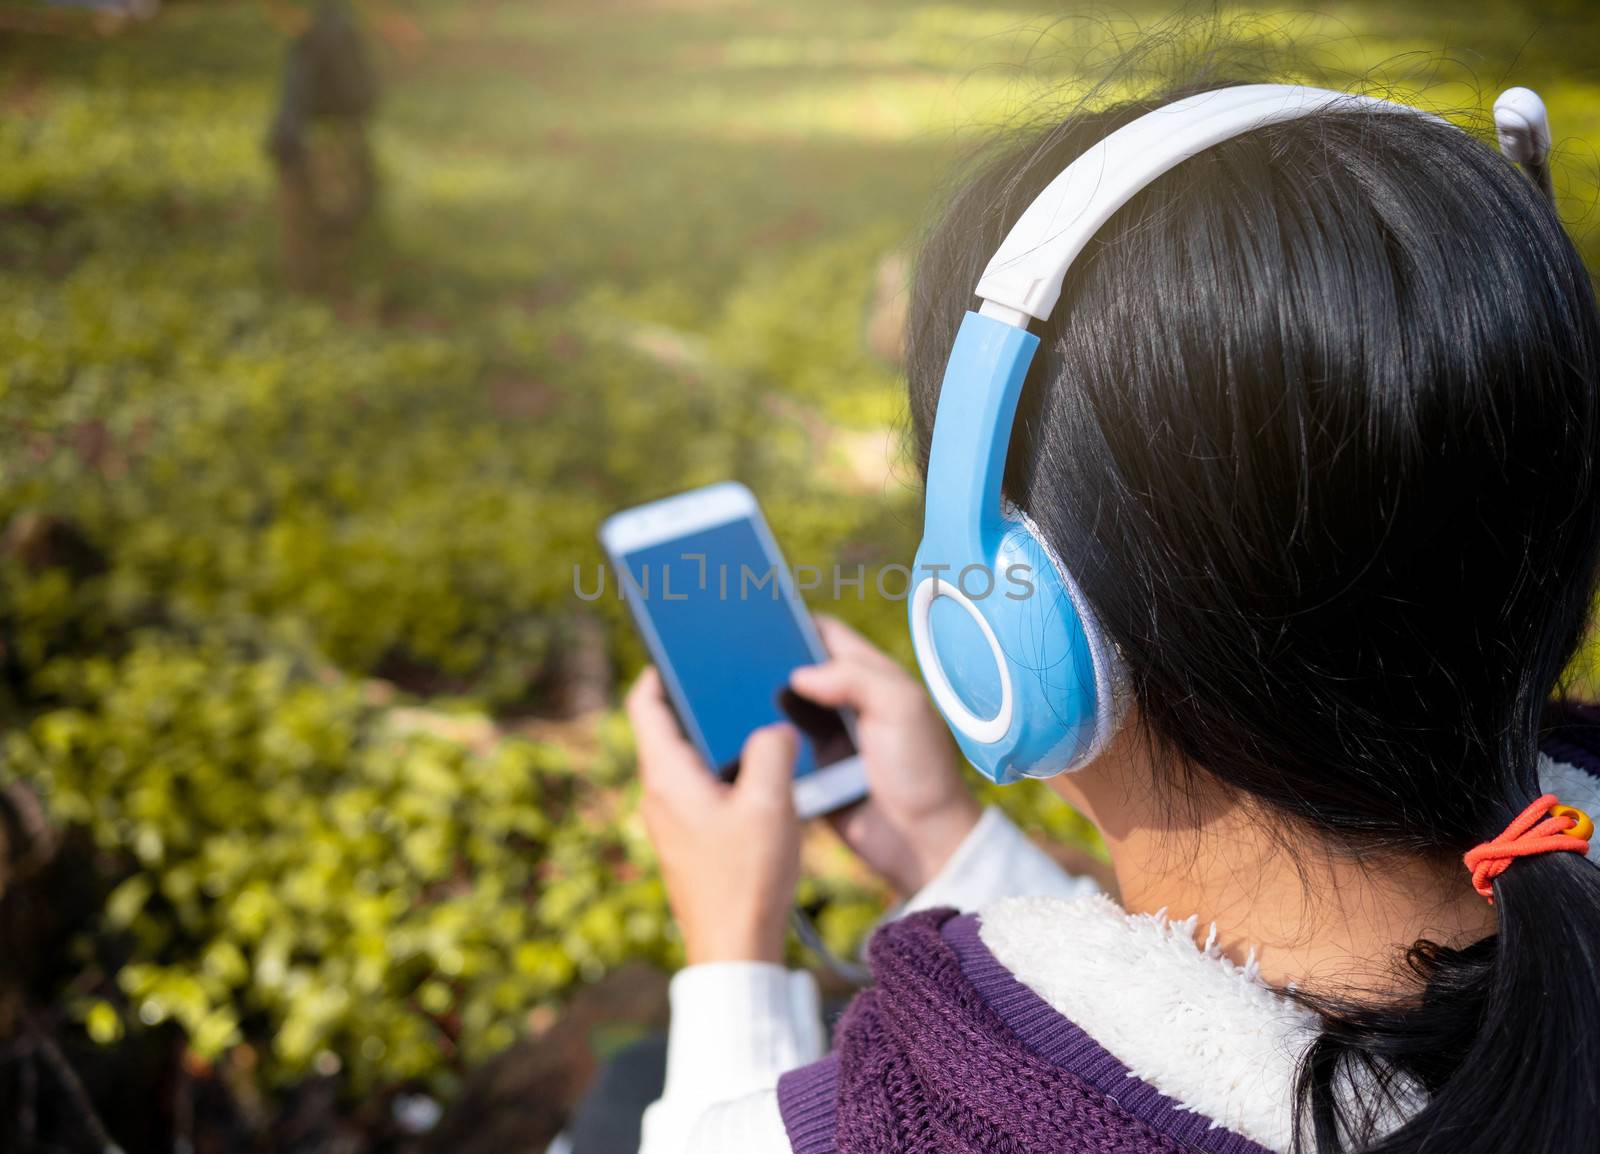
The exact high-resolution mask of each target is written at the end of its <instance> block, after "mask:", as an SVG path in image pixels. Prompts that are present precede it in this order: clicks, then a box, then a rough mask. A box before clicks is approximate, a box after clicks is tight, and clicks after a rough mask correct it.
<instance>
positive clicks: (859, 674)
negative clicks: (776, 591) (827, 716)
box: [789, 617, 982, 896]
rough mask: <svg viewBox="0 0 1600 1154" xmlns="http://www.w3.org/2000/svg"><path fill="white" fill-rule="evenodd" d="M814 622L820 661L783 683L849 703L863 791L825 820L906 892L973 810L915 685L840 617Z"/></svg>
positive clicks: (943, 734)
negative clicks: (822, 648)
mask: <svg viewBox="0 0 1600 1154" xmlns="http://www.w3.org/2000/svg"><path fill="white" fill-rule="evenodd" d="M817 628H818V629H819V630H820V631H821V633H822V640H823V643H824V644H826V645H827V647H828V653H829V654H830V657H829V660H827V661H825V662H823V663H822V664H821V665H808V666H803V667H801V668H799V669H796V670H795V671H794V673H793V674H792V675H791V677H790V679H789V686H790V688H792V689H793V690H794V691H795V692H796V693H798V694H800V696H802V697H805V698H807V699H809V700H811V701H815V702H817V703H818V704H819V705H828V706H832V707H834V708H844V709H850V710H854V711H855V714H856V735H857V737H858V738H859V740H860V745H861V757H862V760H863V761H864V762H865V763H866V772H867V788H868V789H869V791H870V792H869V794H868V796H867V799H866V800H865V801H863V802H861V803H860V804H859V805H856V806H854V807H853V808H850V809H847V810H844V811H842V812H841V813H839V814H837V815H835V817H834V819H833V821H834V828H835V829H837V830H838V831H839V835H840V836H841V837H842V838H844V840H845V842H846V844H848V845H849V846H850V848H851V849H853V850H855V851H856V853H857V854H859V855H860V856H861V858H862V859H863V860H864V861H866V863H867V864H868V865H870V866H872V868H873V869H875V870H877V871H878V873H880V874H882V875H883V877H884V878H885V879H887V880H888V882H889V884H890V885H892V886H894V888H895V889H896V890H898V891H899V892H900V893H901V894H902V895H905V896H909V895H911V894H913V893H915V892H916V891H917V890H919V889H921V888H922V887H923V886H924V885H925V884H927V882H928V881H930V880H931V879H932V878H933V876H934V874H936V873H938V872H939V869H940V868H941V867H942V866H943V865H944V863H945V862H946V861H948V860H949V859H950V855H951V854H953V853H955V851H956V847H957V846H959V845H960V844H961V842H962V839H963V838H965V837H966V836H967V834H968V833H970V832H971V831H972V827H973V826H974V825H976V824H977V823H978V818H979V817H980V816H981V814H982V811H981V809H980V807H979V805H978V803H977V801H976V800H975V799H974V798H973V796H972V794H971V793H970V792H969V791H968V789H967V785H966V782H965V781H963V780H962V775H961V771H960V769H959V768H958V767H957V764H956V757H955V749H954V746H953V744H952V742H951V740H950V733H949V730H947V729H946V728H945V724H944V721H943V719H942V718H940V717H939V715H938V714H937V713H936V712H935V711H934V708H933V705H932V704H931V703H930V702H929V701H928V696H927V694H926V693H925V692H924V691H923V688H922V683H921V682H920V681H918V680H916V679H915V678H913V677H912V676H911V675H910V674H909V673H907V672H906V671H905V670H904V669H902V668H900V666H898V665H896V664H895V663H894V661H893V659H892V658H890V657H889V656H888V654H886V653H883V652H881V651H880V650H878V649H877V648H875V647H874V646H873V644H872V643H871V642H870V641H868V640H867V639H866V638H864V637H862V636H861V635H860V634H859V633H857V632H855V631H854V630H853V629H851V628H849V627H848V626H847V625H844V624H843V623H842V622H839V621H835V620H834V619H833V618H831V617H819V618H818V619H817Z"/></svg>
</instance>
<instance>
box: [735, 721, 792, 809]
mask: <svg viewBox="0 0 1600 1154" xmlns="http://www.w3.org/2000/svg"><path fill="white" fill-rule="evenodd" d="M799 751H800V734H799V733H798V732H797V731H796V730H795V727H794V726H792V725H789V724H788V723H787V722H781V721H780V722H778V723H777V724H776V725H765V726H762V727H761V728H760V729H758V730H756V731H755V732H754V733H752V734H751V735H750V736H749V737H748V738H746V739H745V743H744V750H743V751H742V752H741V753H740V754H739V777H738V779H737V780H736V781H735V782H734V785H733V788H734V792H735V793H737V794H739V795H740V796H742V797H748V798H761V799H764V800H767V801H774V802H781V803H782V804H783V805H785V806H792V805H793V804H794V801H793V792H792V791H793V788H794V761H795V756H796V755H797V754H798V753H799Z"/></svg>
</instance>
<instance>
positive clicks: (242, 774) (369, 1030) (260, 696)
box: [6, 636, 674, 1090]
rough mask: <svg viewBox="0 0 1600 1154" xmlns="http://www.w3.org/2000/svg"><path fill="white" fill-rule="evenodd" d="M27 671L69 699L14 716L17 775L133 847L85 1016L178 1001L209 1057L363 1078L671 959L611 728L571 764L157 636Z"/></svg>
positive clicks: (475, 730)
mask: <svg viewBox="0 0 1600 1154" xmlns="http://www.w3.org/2000/svg"><path fill="white" fill-rule="evenodd" d="M40 678H41V681H42V682H43V683H44V686H45V687H46V688H48V689H49V690H51V691H52V692H53V693H54V694H55V695H56V696H57V697H58V699H59V701H60V704H59V705H58V706H57V707H56V708H53V709H51V710H49V711H48V712H45V713H43V714H41V715H40V716H39V717H37V718H36V719H35V720H34V721H33V722H32V724H31V725H29V726H28V727H27V728H26V729H24V730H18V731H14V732H13V733H11V734H10V735H9V737H8V738H7V741H6V766H7V768H6V773H7V774H20V775H23V776H25V777H26V778H27V779H28V780H29V781H31V782H32V783H34V784H35V786H36V787H37V788H40V789H41V790H42V791H43V793H44V795H45V797H46V800H47V802H48V804H49V806H50V809H51V811H52V812H53V813H54V814H55V815H56V816H57V817H58V818H59V819H61V820H63V821H67V822H71V823H73V824H76V825H81V826H83V827H85V828H87V829H88V830H89V831H90V832H91V833H92V835H93V838H94V841H95V844H96V845H97V846H99V847H100V848H101V849H102V850H103V851H106V852H107V853H108V854H110V855H112V856H111V860H113V861H117V862H123V863H126V867H127V868H126V869H125V871H124V872H125V878H124V880H122V881H121V883H120V884H119V885H117V886H116V888H115V889H114V890H113V891H112V893H111V895H110V897H109V899H108V901H107V902H106V905H105V911H104V915H103V916H104V927H103V929H104V930H105V931H106V932H107V935H108V937H109V938H110V939H111V940H113V941H122V942H123V943H124V947H123V948H125V949H126V950H127V951H128V957H127V963H126V964H125V965H124V966H122V968H121V970H120V972H118V973H117V974H116V975H115V981H116V986H117V989H118V991H119V993H118V994H115V995H107V996H102V997H100V998H97V999H93V1000H88V1001H83V1002H80V1004H79V1005H78V1007H77V1008H78V1010H79V1012H80V1014H82V1015H83V1016H84V1017H85V1019H86V1021H87V1024H88V1026H89V1028H90V1029H91V1031H93V1032H94V1034H95V1035H96V1036H99V1037H101V1038H106V1039H109V1038H112V1037H115V1036H116V1035H117V1034H119V1033H120V1032H121V1030H122V1028H123V1026H124V1024H125V1023H126V1024H134V1023H140V1024H143V1025H152V1024H155V1023H158V1022H161V1021H164V1020H167V1019H172V1020H175V1021H176V1022H178V1023H179V1024H180V1025H181V1026H182V1027H183V1029H184V1031H185V1033H186V1035H187V1036H188V1039H189V1043H190V1045H191V1047H192V1048H193V1049H195V1050H196V1051H197V1052H198V1053H199V1054H200V1055H201V1056H203V1057H206V1058H214V1057H215V1056H217V1055H218V1054H220V1053H221V1052H222V1051H224V1050H225V1049H227V1048H228V1047H230V1046H232V1045H235V1044H237V1043H239V1042H241V1041H245V1040H251V1041H253V1042H255V1043H256V1044H257V1045H259V1046H261V1047H262V1048H263V1049H264V1051H265V1054H266V1056H267V1059H268V1063H267V1065H268V1072H269V1074H270V1075H272V1076H274V1077H285V1076H295V1075H299V1074H301V1073H303V1072H305V1071H306V1070H308V1069H310V1068H311V1066H312V1065H313V1063H314V1062H315V1063H317V1064H319V1065H320V1066H323V1067H325V1066H326V1064H327V1062H328V1061H329V1059H328V1057H326V1055H333V1056H336V1057H337V1059H338V1060H339V1061H341V1062H342V1063H343V1064H344V1066H345V1068H346V1070H347V1073H348V1075H349V1077H350V1085H351V1086H352V1087H353V1088H355V1089H358V1090H359V1089H363V1088H369V1087H371V1086H373V1085H374V1084H382V1083H388V1082H393V1081H395V1080H399V1079H407V1078H422V1077H428V1076H441V1075H443V1074H445V1073H446V1072H448V1071H449V1070H450V1069H452V1068H455V1067H456V1066H457V1065H458V1064H459V1062H460V1061H472V1060H475V1059H481V1058H482V1057H485V1056H487V1055H488V1054H491V1053H493V1052H495V1051H497V1050H499V1049H501V1048H503V1047H504V1046H506V1045H507V1044H509V1043H510V1042H511V1041H512V1040H513V1038H515V1037H516V1036H517V1034H518V1033H519V1032H521V1030H522V1029H523V1028H524V1026H525V1023H526V1021H527V1015H528V1013H529V1012H530V1011H531V1010H534V1009H536V1008H537V1007H540V1006H545V1005H550V1004H552V1003H553V1002H555V1001H556V1000H558V999H559V998H560V997H561V996H562V995H563V994H564V993H565V991H566V990H567V989H568V988H569V987H570V986H571V985H572V984H573V982H575V981H578V980H581V979H582V978H584V977H593V976H595V975H597V974H598V973H599V972H601V971H602V970H604V969H605V968H607V967H610V966H612V965H615V964H617V963H618V962H620V961H621V960H623V959H624V958H629V957H644V958H653V959H656V960H658V961H662V962H667V961H669V960H670V959H671V958H672V956H673V950H674V946H673V944H672V942H671V939H670V936H669V932H668V923H667V919H666V916H665V912H664V907H663V902H662V895H661V891H660V888H659V884H658V883H657V882H656V881H655V880H653V872H652V871H651V870H650V869H649V860H648V851H647V848H646V847H645V845H644V844H643V842H642V841H641V839H640V838H639V836H638V833H637V830H636V829H634V828H633V824H632V823H631V822H630V821H629V820H627V819H626V818H625V816H624V813H623V811H622V809H621V806H622V800H621V799H620V798H618V797H617V796H616V795H615V791H616V790H617V789H618V788H619V787H622V793H623V796H624V797H625V796H626V794H627V790H626V788H625V787H624V786H623V783H624V780H625V776H626V775H625V770H626V767H627V764H628V761H627V757H626V747H625V745H623V744H621V742H620V741H619V740H618V738H619V736H624V737H625V735H619V733H618V731H617V730H616V728H615V727H611V728H609V729H608V730H607V731H606V732H607V734H608V735H609V736H608V738H607V740H606V742H605V743H604V744H603V747H602V749H601V750H600V752H599V754H598V755H597V756H596V757H594V758H592V759H590V761H589V762H588V764H585V765H583V766H582V767H578V766H576V765H574V764H573V762H572V759H571V757H570V756H569V755H567V754H565V753H562V752H560V751H558V750H556V749H554V748H552V747H551V746H549V745H547V744H542V743H539V742H536V741H531V740H526V739H521V738H514V737H512V738H500V737H498V736H496V735H494V734H493V733H492V730H491V727H490V726H489V724H488V722H487V720H486V719H484V718H482V717H481V716H476V717H475V716H473V715H471V714H454V715H452V714H450V713H444V712H435V713H429V712H426V711H416V710H399V709H392V708H391V709H384V708H379V707H378V706H377V705H375V704H374V703H372V702H371V701H369V700H367V699H366V696H364V693H363V690H362V688H361V687H360V686H359V685H357V684H355V683H352V682H348V681H345V680H343V679H341V678H339V677H337V676H335V675H331V674H329V673H328V672H327V671H326V670H324V671H315V670H312V669H310V668H308V667H304V666H299V665H296V664H295V663H293V662H291V661H288V660H286V659H285V658H283V657H281V656H264V657H250V656H247V655H244V654H242V653H240V652H239V651H238V647H236V646H228V645H225V644H223V643H220V642H216V641H208V642H201V643H198V644H194V645H183V644H180V643H177V642H175V641H174V640H172V639H171V638H167V637H161V636H146V637H140V638H138V639H137V640H136V642H135V643H134V644H133V645H132V647H131V648H130V649H129V651H128V653H127V655H126V656H125V657H123V658H121V659H120V660H111V659H107V658H100V657H91V658H83V659H75V660H59V661H57V662H55V663H53V664H51V665H50V666H49V667H47V668H46V669H45V670H44V671H43V672H42V673H41V675H40ZM430 729H431V730H433V731H435V732H429V730H430ZM462 734H468V735H476V736H474V737H472V738H471V739H470V740H462V737H461V735H462ZM123 1007H125V1009H124V1008H123Z"/></svg>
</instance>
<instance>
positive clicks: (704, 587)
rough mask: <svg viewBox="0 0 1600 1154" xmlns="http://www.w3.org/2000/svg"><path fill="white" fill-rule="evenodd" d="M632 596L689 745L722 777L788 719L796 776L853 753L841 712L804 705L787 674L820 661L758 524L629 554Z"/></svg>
mask: <svg viewBox="0 0 1600 1154" xmlns="http://www.w3.org/2000/svg"><path fill="white" fill-rule="evenodd" d="M621 560H622V562H623V564H625V565H626V566H627V569H628V575H629V576H630V577H631V578H632V581H631V584H630V586H629V587H628V589H627V596H628V599H629V601H630V602H631V603H632V604H631V608H632V609H633V611H634V613H635V615H637V616H641V617H643V618H645V619H648V621H649V624H650V628H649V629H647V630H646V634H647V636H648V634H649V633H650V632H652V631H653V632H654V634H655V639H654V641H653V643H652V645H651V648H652V649H653V650H654V654H653V655H654V657H655V659H656V661H657V662H658V663H659V664H661V665H663V666H667V667H668V668H667V669H664V670H663V674H664V675H666V676H668V677H670V678H671V679H673V680H674V681H675V682H676V683H677V686H678V688H679V691H680V692H681V693H682V696H683V698H684V701H685V702H686V704H687V705H688V710H689V713H690V714H692V720H691V718H683V719H682V720H683V721H684V729H685V730H686V731H687V732H688V734H689V737H690V740H691V741H694V742H695V743H696V745H698V746H699V748H700V754H701V756H702V757H704V758H705V759H706V761H707V762H708V764H710V765H711V766H712V767H713V768H714V769H716V770H717V771H718V772H719V773H720V774H722V775H723V776H727V775H729V774H730V773H731V772H732V770H733V767H734V766H735V765H736V764H737V762H738V758H739V751H740V749H741V748H742V747H743V746H744V741H745V738H747V737H748V736H749V735H750V733H751V731H752V730H755V729H758V728H760V727H761V726H763V725H769V724H771V723H772V722H775V721H783V720H789V721H791V722H793V723H794V724H795V725H796V726H797V728H799V729H800V730H801V732H802V733H803V734H805V735H806V736H807V738H808V740H806V741H802V742H801V743H800V756H799V761H798V764H797V766H796V769H795V774H796V776H803V775H805V774H807V773H810V772H812V771H813V770H815V769H816V768H817V766H818V765H819V764H820V765H828V764H831V763H832V762H833V761H836V760H838V759H839V758H841V757H847V756H849V755H850V754H852V753H854V747H853V746H852V745H851V744H850V742H849V735H848V732H847V731H846V730H845V728H844V725H843V722H842V720H841V719H840V718H839V715H838V714H837V713H836V712H834V711H833V710H828V709H823V708H821V707H819V706H816V705H813V704H811V703H809V702H805V701H802V700H800V699H798V698H796V697H795V696H794V694H793V693H792V692H790V691H789V689H788V684H789V673H790V671H791V670H793V669H794V668H795V667H796V666H799V665H809V664H811V663H813V662H814V661H815V660H816V657H815V656H814V655H813V653H812V651H811V648H810V646H809V645H808V644H807V643H806V638H805V637H804V636H803V635H802V634H801V632H800V627H799V625H798V624H797V623H796V621H795V618H794V611H793V610H792V609H791V608H790V603H789V600H788V598H787V596H786V595H785V593H784V590H783V587H782V586H781V585H780V584H779V581H778V573H777V570H776V567H775V566H774V565H773V563H772V561H771V560H770V558H769V557H768V556H767V553H766V550H765V549H763V548H762V546H761V540H760V538H759V537H757V536H756V530H755V526H754V525H753V524H751V522H750V521H749V520H746V519H741V520H737V521H730V522H728V523H726V524H722V525H716V526H713V527H712V528H709V529H705V530H701V531H700V532H696V533H692V534H689V535H687V536H683V537H678V538H675V539H673V540H671V541H668V542H665V543H663V544H659V545H652V546H650V547H648V548H645V549H640V550H638V551H636V552H633V553H629V554H627V555H625V556H624V557H623V558H622V559H621Z"/></svg>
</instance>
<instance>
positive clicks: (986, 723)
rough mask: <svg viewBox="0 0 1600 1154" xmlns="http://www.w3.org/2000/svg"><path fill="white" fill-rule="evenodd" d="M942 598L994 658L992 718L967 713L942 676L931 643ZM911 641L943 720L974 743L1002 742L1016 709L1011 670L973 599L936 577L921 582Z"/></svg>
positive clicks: (913, 607) (913, 604)
mask: <svg viewBox="0 0 1600 1154" xmlns="http://www.w3.org/2000/svg"><path fill="white" fill-rule="evenodd" d="M941 597H947V598H949V599H950V600H951V601H954V602H955V603H956V604H957V605H959V606H961V608H963V609H965V610H966V611H967V615H968V616H969V617H971V618H972V619H973V620H974V621H976V622H977V623H978V628H979V629H981V630H982V631H983V639H984V640H985V641H987V642H988V643H989V654H990V656H992V657H993V658H994V665H995V669H996V670H997V671H998V672H999V675H1000V708H999V710H997V711H996V713H995V715H994V716H993V717H979V716H978V715H977V714H975V713H973V712H972V710H970V709H968V708H967V704H966V702H964V701H962V700H961V697H960V695H959V694H957V693H956V691H955V687H954V686H952V685H951V684H950V679H949V677H947V676H946V675H945V671H944V664H943V662H942V661H941V659H940V657H939V647H938V645H937V644H935V642H934V639H933V603H934V602H935V601H936V600H938V599H939V598H941ZM911 638H912V641H913V642H914V643H915V644H916V647H917V657H918V663H919V664H920V665H921V666H922V672H923V675H924V677H925V679H926V680H927V683H928V691H929V692H930V693H932V694H933V699H934V700H935V701H936V702H938V704H939V709H940V711H941V712H943V713H944V716H945V720H947V721H948V722H949V723H950V724H951V725H952V726H954V727H955V728H956V729H957V730H959V731H960V732H961V733H962V734H963V735H965V736H966V737H969V738H971V739H972V740H973V741H979V742H983V743H984V744H993V743H994V742H997V741H999V740H1000V739H1001V738H1003V737H1004V736H1005V735H1006V734H1007V733H1008V732H1009V731H1010V729H1011V713H1012V709H1013V708H1014V705H1015V700H1014V697H1013V695H1012V689H1011V668H1010V665H1009V663H1008V662H1007V661H1006V658H1005V654H1003V653H1001V652H1000V641H999V639H998V638H997V637H995V635H994V628H993V627H992V626H991V625H990V624H989V621H988V619H987V618H986V617H984V615H983V612H982V610H980V609H979V608H978V607H977V606H976V605H975V604H973V602H972V598H970V597H968V596H967V595H966V594H965V593H963V592H962V591H961V588H960V586H958V585H955V584H954V583H952V582H949V581H940V580H939V579H938V578H937V577H928V578H924V579H923V581H922V583H921V584H920V585H918V586H917V590H916V592H915V593H913V594H912V595H911Z"/></svg>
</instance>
